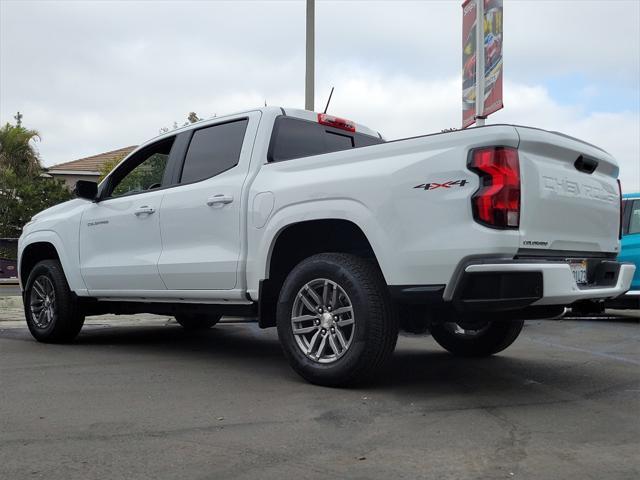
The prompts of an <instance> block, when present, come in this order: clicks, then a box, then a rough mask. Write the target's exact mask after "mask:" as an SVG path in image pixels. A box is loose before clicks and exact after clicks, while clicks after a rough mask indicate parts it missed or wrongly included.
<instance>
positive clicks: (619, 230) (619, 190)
mask: <svg viewBox="0 0 640 480" xmlns="http://www.w3.org/2000/svg"><path fill="white" fill-rule="evenodd" d="M617 182H618V195H619V199H620V219H619V220H620V221H619V223H618V239H622V216H623V215H624V212H623V208H622V184H621V183H620V179H618V180H617Z"/></svg>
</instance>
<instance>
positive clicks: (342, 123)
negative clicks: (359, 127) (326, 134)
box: [318, 113, 356, 132]
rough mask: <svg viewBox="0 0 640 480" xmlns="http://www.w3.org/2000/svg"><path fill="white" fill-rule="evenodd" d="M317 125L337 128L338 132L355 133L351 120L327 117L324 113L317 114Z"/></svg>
mask: <svg viewBox="0 0 640 480" xmlns="http://www.w3.org/2000/svg"><path fill="white" fill-rule="evenodd" d="M318 123H320V124H322V125H327V126H329V127H333V128H339V129H340V130H346V131H347V132H355V131H356V124H355V123H353V122H352V121H351V120H346V119H344V118H338V117H334V116H332V115H327V114H326V113H319V114H318Z"/></svg>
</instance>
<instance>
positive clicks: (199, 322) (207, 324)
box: [175, 314, 222, 330]
mask: <svg viewBox="0 0 640 480" xmlns="http://www.w3.org/2000/svg"><path fill="white" fill-rule="evenodd" d="M175 318H176V322H178V323H179V324H180V325H182V327H183V328H184V329H185V330H207V329H208V328H211V327H213V326H214V325H215V324H216V323H218V322H219V321H220V319H221V318H222V315H193V314H183V315H176V317H175Z"/></svg>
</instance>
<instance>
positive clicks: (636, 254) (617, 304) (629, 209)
mask: <svg viewBox="0 0 640 480" xmlns="http://www.w3.org/2000/svg"><path fill="white" fill-rule="evenodd" d="M618 260H619V261H621V262H630V263H634V264H635V266H636V273H635V275H634V276H633V281H632V282H631V290H629V291H628V292H627V293H626V294H625V295H623V296H622V297H619V298H616V299H614V300H611V301H609V302H607V307H610V308H640V193H626V194H624V195H622V242H621V248H620V255H619V256H618Z"/></svg>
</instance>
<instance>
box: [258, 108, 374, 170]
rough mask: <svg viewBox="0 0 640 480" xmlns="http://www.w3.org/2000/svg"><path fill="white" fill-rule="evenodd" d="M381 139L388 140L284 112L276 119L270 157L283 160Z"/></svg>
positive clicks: (338, 149) (362, 144) (277, 160)
mask: <svg viewBox="0 0 640 480" xmlns="http://www.w3.org/2000/svg"><path fill="white" fill-rule="evenodd" d="M377 143H384V140H382V139H381V138H378V137H373V136H371V135H365V134H362V133H357V132H356V133H350V132H346V131H344V130H340V129H337V128H332V127H327V126H326V125H321V124H319V123H316V122H312V121H309V120H302V119H300V118H293V117H284V116H282V117H278V118H277V119H276V123H275V125H274V130H273V136H272V138H271V144H270V145H269V161H270V162H281V161H283V160H292V159H294V158H301V157H310V156H312V155H321V154H323V153H330V152H337V151H340V150H349V149H351V148H357V147H366V146H368V145H374V144H377Z"/></svg>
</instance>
